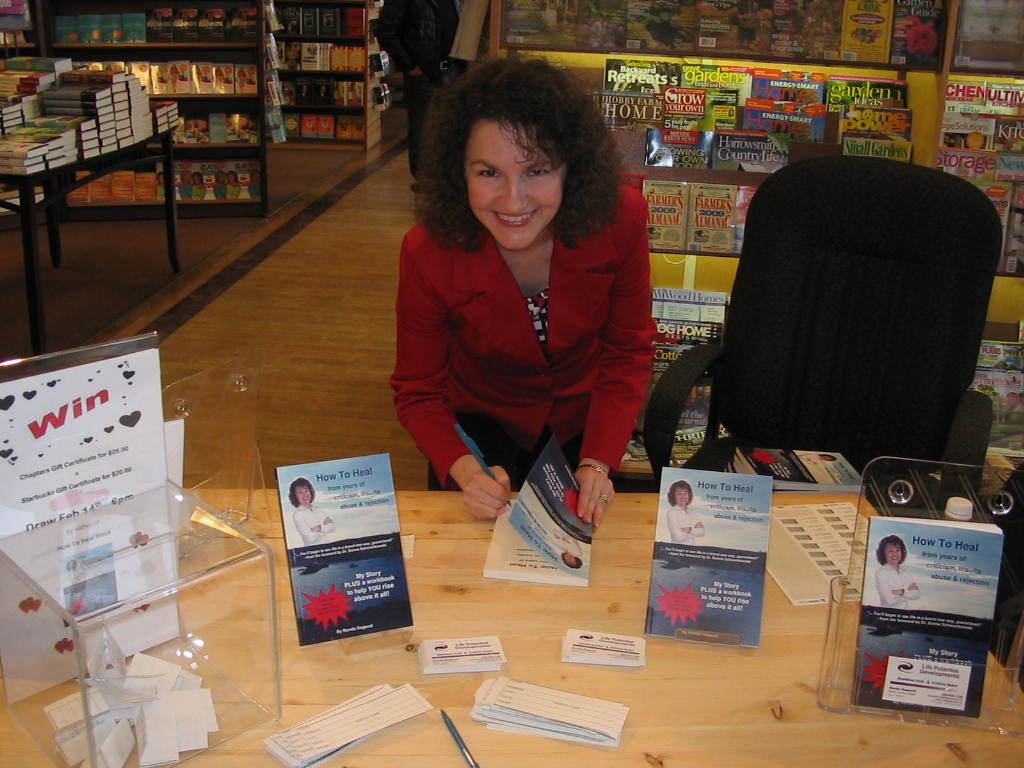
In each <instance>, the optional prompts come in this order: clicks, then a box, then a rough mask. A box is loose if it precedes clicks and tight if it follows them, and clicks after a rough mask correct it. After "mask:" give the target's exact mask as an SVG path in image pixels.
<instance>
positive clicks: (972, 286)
mask: <svg viewBox="0 0 1024 768" xmlns="http://www.w3.org/2000/svg"><path fill="white" fill-rule="evenodd" d="M745 235H746V236H745V238H744V244H743V251H742V256H741V259H740V263H739V268H738V270H737V273H736V281H735V283H734V286H733V293H732V300H731V305H730V309H729V314H728V317H727V321H726V327H725V335H724V343H723V345H722V346H721V347H698V348H696V349H694V350H692V351H691V352H688V353H686V354H685V355H683V356H681V357H680V358H679V359H678V360H676V361H675V362H674V363H673V364H672V366H671V367H670V369H669V370H668V371H667V372H666V373H665V374H663V375H662V377H661V379H659V381H658V383H657V385H656V386H655V388H654V390H653V392H652V394H651V398H650V401H649V403H648V406H647V411H646V416H645V420H644V438H645V442H646V446H647V452H648V456H649V457H650V460H651V464H652V467H653V469H654V473H655V477H656V478H659V479H660V475H661V468H662V467H664V466H667V464H668V462H669V456H670V452H671V447H672V438H673V434H674V432H675V426H676V425H677V424H678V422H679V414H680V411H681V409H682V406H683V403H684V401H685V399H686V393H688V392H689V390H690V388H691V387H692V385H693V383H694V381H696V379H697V378H698V377H699V376H701V375H702V374H704V373H705V372H707V373H708V374H710V375H711V376H712V377H713V379H712V382H713V384H712V397H711V420H710V421H709V427H708V430H707V436H706V438H705V441H704V444H703V445H702V446H701V448H700V450H699V451H698V452H697V453H696V454H695V455H694V456H693V457H692V458H691V459H690V460H689V461H688V462H687V463H686V466H687V467H690V468H695V469H715V470H722V469H724V468H725V467H726V465H727V464H728V462H729V460H730V459H731V458H732V456H733V453H734V451H735V447H736V446H737V445H738V444H746V445H753V446H757V447H764V448H795V449H806V450H831V451H839V452H841V453H843V454H845V456H846V457H847V458H848V459H849V460H850V461H851V463H852V464H853V465H854V466H855V467H857V468H858V469H861V468H863V466H864V465H865V464H866V463H867V462H868V461H870V460H871V459H873V458H875V457H877V456H880V455H889V456H900V457H905V458H920V459H932V460H946V461H959V462H964V463H971V464H981V463H983V461H984V454H985V448H986V443H987V439H988V432H989V428H990V425H991V420H992V405H991V401H990V400H989V399H988V397H986V396H984V395H982V394H980V393H977V392H973V391H968V389H967V387H968V386H969V385H970V383H971V380H972V377H973V374H974V368H975V363H976V361H977V355H978V346H979V342H980V340H981V336H982V330H983V327H984V323H985V314H986V311H987V307H988V300H989V293H990V292H991V288H992V278H993V275H994V272H995V269H996V264H997V262H998V259H999V255H1000V247H1001V240H1002V233H1001V226H1000V222H999V218H998V216H997V215H996V212H995V209H994V207H993V205H992V203H991V202H990V201H989V200H988V199H987V198H986V196H985V195H984V194H982V193H981V192H980V191H979V190H978V189H977V188H975V187H974V186H973V185H972V184H970V183H969V182H967V181H964V180H963V179H959V178H957V177H955V176H952V175H950V174H945V173H942V172H941V171H938V170H935V169H932V168H925V167H922V166H918V165H910V164H904V163H897V162H895V161H891V160H881V159H875V158H861V157H821V158H814V159H809V160H803V161H800V162H797V163H793V164H792V165H788V166H786V167H784V168H782V169H780V170H779V171H777V172H775V173H774V174H772V176H770V177H769V178H768V179H767V180H766V181H765V182H764V183H763V184H762V185H761V187H760V188H759V189H758V191H757V193H756V194H755V195H754V199H753V201H752V202H751V205H750V210H749V213H748V217H747V223H746V233H745ZM718 424H721V425H723V426H724V427H725V428H726V429H727V430H728V432H729V434H730V435H731V437H729V438H716V435H718Z"/></svg>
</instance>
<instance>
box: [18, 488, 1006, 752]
mask: <svg viewBox="0 0 1024 768" xmlns="http://www.w3.org/2000/svg"><path fill="white" fill-rule="evenodd" d="M275 495H276V494H273V493H271V492H268V494H267V497H268V498H273V497H275ZM853 498H854V499H855V498H856V497H853ZM849 500H850V496H848V495H847V496H842V495H836V496H817V495H809V494H788V495H787V494H778V493H777V494H774V497H773V499H772V503H773V504H776V505H777V504H807V503H808V502H810V501H849ZM271 503H272V505H273V506H272V507H271V509H270V511H269V513H266V514H265V515H263V516H262V517H259V518H257V519H255V520H253V521H252V529H253V530H254V532H255V533H257V534H258V535H260V536H262V537H264V538H265V539H267V540H269V541H270V543H271V545H272V547H273V548H274V549H275V550H276V552H275V558H274V559H275V563H276V568H277V580H278V582H277V583H278V599H279V601H280V603H279V605H280V607H279V611H278V613H279V614H280V622H281V625H280V629H281V632H280V635H281V646H282V648H281V670H282V684H283V689H282V695H283V702H284V715H283V719H282V721H281V722H280V723H273V722H272V723H267V724H264V725H260V726H258V727H257V728H254V729H252V730H250V731H248V732H246V733H243V734H241V735H238V736H236V737H234V738H232V739H231V740H229V741H227V742H226V743H224V744H223V745H220V746H218V747H214V748H212V749H210V750H208V751H206V752H203V753H201V754H198V755H197V756H196V757H194V758H192V761H191V762H190V765H194V766H196V767H197V768H199V766H205V765H210V766H217V768H233V767H234V766H239V767H241V766H245V767H246V768H251V767H255V766H267V767H268V768H270V767H271V766H276V765H279V763H278V762H277V760H275V758H274V757H273V756H271V754H270V753H268V752H267V751H266V750H265V749H264V745H263V739H265V738H267V737H268V736H270V735H271V734H274V733H277V732H279V731H281V729H283V728H290V727H292V726H294V725H296V724H297V723H300V722H302V721H305V720H308V719H309V718H312V717H314V716H317V715H319V714H320V713H322V712H324V711H325V710H328V709H329V708H331V707H334V706H335V705H337V704H339V703H341V702H343V701H346V700H348V699H351V698H352V697H355V696H357V695H358V694H360V693H361V692H364V691H367V689H369V688H371V687H373V686H379V685H389V686H394V687H395V688H401V687H402V686H404V685H405V684H407V683H408V684H411V685H412V686H413V687H414V688H415V690H416V691H418V693H419V694H421V695H422V697H423V698H424V699H426V701H427V702H428V703H429V705H430V706H431V707H432V709H428V710H427V711H424V712H422V713H421V714H418V715H417V716H415V717H412V718H411V719H408V720H406V721H404V722H401V723H399V724H397V725H394V726H392V727H390V728H388V729H387V730H386V731H384V732H382V733H380V734H378V735H376V736H373V737H371V738H368V739H366V740H365V741H362V742H359V743H357V744H355V745H354V746H352V747H351V748H350V749H349V750H348V751H347V752H346V753H345V754H344V755H339V756H335V757H333V758H331V759H330V760H328V761H326V762H325V764H326V765H334V766H342V765H347V766H360V767H361V768H371V767H373V766H381V767H383V766H388V768H395V767H396V766H416V767H417V768H421V767H422V766H431V768H445V766H451V768H457V767H458V766H463V765H464V764H465V763H464V762H463V758H462V756H461V755H460V753H459V751H458V749H457V747H456V745H455V743H454V742H453V740H452V737H451V736H450V735H449V732H448V730H447V729H446V728H445V726H444V724H443V722H442V719H441V716H440V713H439V712H438V711H436V710H439V709H444V710H445V711H446V712H447V713H448V714H449V715H450V716H451V718H452V720H453V721H454V723H455V724H456V726H457V728H458V730H459V732H460V733H461V735H462V738H463V739H464V740H465V743H466V745H467V746H468V748H469V750H470V751H471V753H472V755H473V757H474V758H475V759H476V760H477V761H479V763H480V765H483V766H487V768H500V767H502V766H504V767H506V768H513V767H514V768H522V767H523V766H540V765H544V766H549V765H574V764H577V763H580V762H585V763H586V764H587V765H589V766H592V767H593V768H597V767H598V766H616V767H618V766H637V767H638V768H639V767H643V768H647V767H648V766H666V767H669V766H677V765H678V766H684V765H701V766H712V767H722V768H726V767H728V768H734V767H737V766H751V767H753V766H757V767H758V768H761V767H763V766H787V767H792V766H815V768H818V767H820V766H847V765H850V764H853V763H856V764H857V765H865V766H868V765H877V766H881V765H894V764H895V765H900V766H904V767H907V766H927V768H940V767H941V766H950V767H951V768H952V767H956V768H959V767H960V766H963V765H985V766H989V768H996V767H997V766H1007V767H1009V766H1020V765H1021V764H1024V739H1019V738H1012V737H1008V736H1001V735H998V734H996V733H992V732H990V731H986V730H977V729H971V728H952V727H935V726H928V725H920V724H914V723H904V722H900V721H899V720H897V719H891V718H881V717H871V716H866V715H862V714H836V713H832V712H828V711H825V710H823V709H821V708H819V706H818V703H817V700H816V692H817V686H818V670H819V665H820V662H821V657H822V650H823V643H824V635H825V624H826V615H827V607H826V606H825V605H812V606H803V607H796V606H794V605H792V604H791V603H790V601H789V600H788V599H787V598H786V596H785V595H784V594H783V592H782V591H781V590H780V589H779V587H778V586H777V585H776V584H775V582H774V581H773V580H772V579H767V580H766V585H765V586H766V588H765V608H764V615H763V621H762V624H761V639H760V646H759V647H756V648H748V647H744V648H738V647H729V646H721V645H710V644H704V643H697V642H687V641H680V640H673V639H669V638H666V637H656V636H647V637H646V665H645V666H641V667H627V666H597V665H593V664H581V663H565V662H563V661H562V660H561V656H562V642H563V639H564V638H565V636H566V633H567V630H569V629H576V630H584V631H589V632H592V633H616V634H621V635H633V636H643V630H644V621H645V610H646V604H647V595H648V578H649V574H650V567H651V551H652V543H653V541H654V535H655V519H656V516H657V510H658V503H659V496H658V495H656V494H620V495H618V496H616V498H615V500H614V502H613V505H612V509H611V511H610V512H609V514H608V515H607V517H606V518H605V521H604V523H603V524H602V525H601V527H600V528H599V530H598V531H597V533H596V535H595V536H594V543H593V564H592V567H591V570H590V582H589V586H588V587H585V588H579V587H569V586H555V585H545V584H534V583H528V582H521V581H504V580H496V579H486V578H484V577H483V569H484V561H485V559H486V555H487V550H488V543H489V540H490V538H491V531H492V529H493V525H491V524H488V523H486V522H480V521H475V520H472V519H469V518H468V517H467V516H466V514H465V512H464V511H463V510H462V503H461V496H460V495H459V494H455V493H436V492H419V491H404V492H402V491H400V492H398V494H397V505H398V511H399V517H400V521H401V532H402V534H403V536H404V537H405V538H406V542H405V546H404V549H405V556H406V570H407V573H408V581H409V589H410V596H411V599H412V613H413V621H414V627H413V630H412V635H411V638H409V637H407V636H401V637H395V636H388V635H385V636H381V637H378V638H376V642H375V643H371V641H370V638H366V640H365V643H364V645H363V646H359V645H349V646H346V645H343V644H341V641H339V642H325V643H319V644H316V645H309V646H305V647H300V646H299V643H298V637H297V636H296V628H295V622H294V617H293V613H292V610H291V606H290V605H288V602H289V601H290V595H289V594H288V590H287V588H286V586H285V585H287V584H288V578H289V577H288V572H287V565H286V563H287V558H286V557H285V556H284V549H283V540H282V530H281V523H280V515H279V511H278V509H277V505H276V503H274V502H271ZM409 537H412V538H411V540H410V539H409ZM225 600H228V601H230V600H231V595H226V596H225ZM225 629H227V630H229V631H231V632H235V633H240V632H245V631H246V629H245V627H244V626H242V625H232V626H230V627H225ZM477 636H496V637H498V638H499V639H500V641H501V645H502V648H503V651H504V656H505V657H506V661H505V664H504V667H503V669H501V670H500V671H497V672H494V671H489V672H471V673H465V672H464V673H454V674H423V673H422V671H421V669H422V668H421V659H420V653H419V652H418V650H419V648H418V646H419V645H420V644H421V643H422V642H423V641H425V640H429V639H434V638H464V637H477ZM502 677H507V678H512V679H514V680H519V681H524V682H525V683H529V684H534V685H540V686H547V687H550V688H553V689H557V690H559V691H564V692H567V693H572V694H585V695H586V696H590V697H597V698H600V699H606V700H609V701H612V702H618V703H620V704H622V705H625V706H626V707H628V710H629V711H628V717H627V718H626V720H625V726H624V729H623V731H622V740H621V745H620V746H618V747H598V748H595V747H593V746H587V745H584V744H577V743H570V742H567V741H556V740H552V739H547V738H540V737H537V736H533V735H525V734H521V733H510V732H506V731H501V730H494V729H491V728H488V727H485V726H484V725H482V724H480V723H478V722H474V721H473V720H472V719H471V718H470V711H471V709H472V708H473V704H474V694H475V693H477V692H478V689H481V686H482V684H483V683H484V682H485V681H489V680H492V679H500V678H502ZM0 743H2V744H3V745H4V749H3V750H2V753H0V768H14V767H15V766H17V767H18V768H22V767H24V766H37V765H38V766H41V765H47V764H49V762H48V761H47V759H46V758H45V757H44V756H43V754H42V753H41V752H40V751H39V749H38V747H37V746H36V745H35V743H34V742H32V741H31V740H30V739H29V737H28V736H27V735H26V734H25V733H24V732H22V731H21V730H20V729H19V728H18V727H17V726H16V725H15V723H14V721H13V720H12V719H11V718H10V717H9V716H8V715H7V714H4V715H2V716H0ZM132 764H134V762H133V763H132Z"/></svg>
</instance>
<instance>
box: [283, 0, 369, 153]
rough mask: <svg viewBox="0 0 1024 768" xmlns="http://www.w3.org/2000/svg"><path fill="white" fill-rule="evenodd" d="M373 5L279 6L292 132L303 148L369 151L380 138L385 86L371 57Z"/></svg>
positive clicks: (288, 131) (346, 0)
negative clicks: (379, 94) (380, 95)
mask: <svg viewBox="0 0 1024 768" xmlns="http://www.w3.org/2000/svg"><path fill="white" fill-rule="evenodd" d="M377 8H378V4H376V3H375V2H373V0H367V2H358V1H355V0H341V1H339V0H335V1H334V2H331V1H330V0H320V1H316V2H314V1H312V0H310V1H309V2H295V1H293V0H282V1H281V2H278V3H276V9H277V16H278V19H279V20H280V22H281V25H282V27H283V28H282V29H281V30H279V31H278V32H277V34H276V36H275V37H276V40H277V41H278V49H279V55H278V58H279V59H280V62H281V65H280V67H279V68H278V70H277V71H278V74H279V75H280V77H281V86H282V91H283V95H284V99H283V104H282V112H284V125H285V135H286V136H287V137H288V140H289V143H290V144H292V145H293V146H295V145H296V144H297V145H298V146H302V147H315V146H323V145H330V144H341V145H352V144H355V145H357V146H361V147H363V148H364V149H368V148H370V147H372V146H374V145H376V144H377V143H378V142H379V141H380V110H381V105H379V104H377V103H375V91H377V90H378V89H379V88H380V87H381V86H380V82H379V74H378V73H376V72H375V71H374V70H373V68H372V67H371V57H372V56H373V55H374V54H375V53H377V52H378V51H379V49H378V48H377V47H376V42H375V41H374V39H373V36H372V34H371V33H370V26H369V25H370V22H371V20H372V19H373V18H374V17H375V16H376V11H377Z"/></svg>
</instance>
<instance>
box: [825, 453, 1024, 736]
mask: <svg viewBox="0 0 1024 768" xmlns="http://www.w3.org/2000/svg"><path fill="white" fill-rule="evenodd" d="M951 497H962V498H966V499H968V500H969V501H970V502H971V504H972V507H973V510H972V518H971V521H972V522H976V523H993V524H995V525H997V526H998V527H999V528H1000V529H1001V530H1002V531H1003V560H1002V564H1001V570H1000V579H999V588H998V592H997V597H996V613H995V617H994V621H993V630H992V637H991V642H990V651H989V654H988V656H987V661H986V663H985V665H984V666H985V669H984V688H983V696H982V700H981V709H980V714H979V716H978V717H970V716H964V715H956V714H949V713H948V711H946V710H941V711H936V710H934V709H928V708H926V707H916V706H915V707H906V708H898V709H897V708H893V709H890V708H880V707H867V706H862V705H860V704H858V703H857V702H856V690H857V685H858V677H857V676H858V675H859V674H861V670H860V669H859V668H858V639H859V637H860V629H861V627H860V625H861V607H862V603H861V598H862V590H863V589H874V586H871V585H869V586H866V587H865V585H864V576H865V559H866V557H872V556H874V552H873V551H869V544H868V520H869V518H870V517H871V516H873V515H883V516H891V517H899V518H911V519H919V520H922V521H923V520H940V519H944V513H945V509H946V502H947V500H948V499H949V498H951ZM857 507H858V508H857V512H858V514H857V522H856V526H855V530H854V532H853V540H852V546H851V555H850V565H849V569H848V571H847V575H846V576H837V577H835V578H834V579H833V580H832V583H831V589H830V595H829V614H828V626H827V628H826V636H825V647H824V650H823V654H822V661H821V670H820V677H819V682H818V704H819V706H821V707H822V708H823V709H826V710H829V711H832V712H843V713H850V712H861V713H869V714H873V715H880V716H883V717H891V718H896V719H899V720H904V721H910V722H920V723H929V724H933V725H956V726H964V727H971V728H981V729H987V730H992V731H997V732H999V733H1002V734H1006V735H1012V736H1024V677H1022V668H1021V660H1022V655H1024V618H1022V612H1024V469H1018V470H1012V469H1001V468H996V467H990V466H984V467H982V466H968V465H963V464H949V463H943V462H929V461H919V460H914V459H899V458H890V457H882V458H878V459H875V460H874V461H872V462H871V463H870V464H868V465H867V467H865V469H864V472H863V475H862V485H861V491H860V496H859V498H858V502H857Z"/></svg>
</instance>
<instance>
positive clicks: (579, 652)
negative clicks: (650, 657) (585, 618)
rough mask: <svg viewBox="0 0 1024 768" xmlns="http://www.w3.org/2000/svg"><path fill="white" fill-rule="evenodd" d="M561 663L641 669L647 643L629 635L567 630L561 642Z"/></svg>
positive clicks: (644, 659)
mask: <svg viewBox="0 0 1024 768" xmlns="http://www.w3.org/2000/svg"><path fill="white" fill-rule="evenodd" d="M562 661H567V662H570V663H573V664H608V665H611V666H615V667H642V666H644V665H645V664H647V641H646V640H644V639H643V638H642V637H633V636H631V635H613V634H611V633H609V632H589V631H585V630H580V629H567V630H566V631H565V638H564V639H563V640H562Z"/></svg>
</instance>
